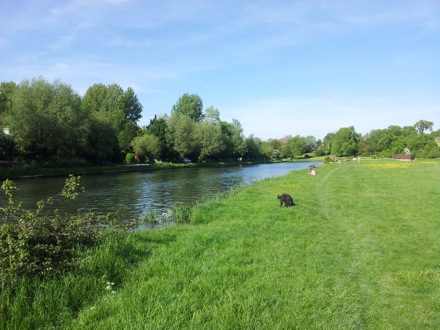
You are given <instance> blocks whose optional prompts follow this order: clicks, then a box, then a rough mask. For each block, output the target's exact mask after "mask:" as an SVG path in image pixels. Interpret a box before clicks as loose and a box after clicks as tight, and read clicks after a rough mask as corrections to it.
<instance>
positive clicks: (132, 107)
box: [124, 87, 142, 124]
mask: <svg viewBox="0 0 440 330" xmlns="http://www.w3.org/2000/svg"><path fill="white" fill-rule="evenodd" d="M124 103H125V104H124V114H125V118H126V119H127V120H129V121H130V122H132V123H133V124H136V123H137V122H138V120H139V119H141V118H142V104H141V103H140V102H139V100H138V98H137V96H136V94H135V93H134V90H133V89H132V88H131V87H128V88H127V90H126V91H125V92H124Z"/></svg>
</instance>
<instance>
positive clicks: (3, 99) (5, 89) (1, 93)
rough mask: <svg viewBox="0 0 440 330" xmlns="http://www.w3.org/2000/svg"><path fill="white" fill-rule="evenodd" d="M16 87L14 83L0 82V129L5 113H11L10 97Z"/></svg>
mask: <svg viewBox="0 0 440 330" xmlns="http://www.w3.org/2000/svg"><path fill="white" fill-rule="evenodd" d="M16 87H17V85H16V84H15V83H14V82H12V81H11V82H2V83H0V129H1V128H2V126H3V125H5V123H4V122H3V119H4V118H5V116H6V113H7V112H10V111H12V105H13V103H12V95H13V93H14V91H15V89H16Z"/></svg>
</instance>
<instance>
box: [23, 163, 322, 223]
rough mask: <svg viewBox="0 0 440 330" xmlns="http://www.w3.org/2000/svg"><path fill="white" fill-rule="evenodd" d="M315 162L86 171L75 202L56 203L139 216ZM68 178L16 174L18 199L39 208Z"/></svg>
mask: <svg viewBox="0 0 440 330" xmlns="http://www.w3.org/2000/svg"><path fill="white" fill-rule="evenodd" d="M312 164H313V165H318V163H313V162H304V163H277V164H259V165H252V166H235V167H223V168H181V169H167V170H157V171H150V172H131V173H121V174H114V173H113V174H103V175H84V176H82V177H81V184H82V185H83V186H84V188H85V192H84V193H83V194H81V195H80V196H79V197H78V199H77V200H76V201H74V202H72V201H67V200H64V199H60V200H59V201H58V202H56V204H55V205H54V207H55V208H57V209H59V210H60V211H62V213H64V212H68V213H71V212H76V211H77V210H78V209H84V210H93V211H95V212H96V213H98V214H100V213H108V212H115V211H119V214H120V215H121V216H123V218H124V219H127V220H128V219H134V218H138V217H141V216H142V215H143V214H145V213H146V212H148V211H149V210H150V209H152V208H155V209H157V211H158V212H165V211H167V210H168V209H170V208H172V207H173V205H175V204H181V203H189V204H193V203H195V202H197V201H203V200H204V199H206V198H207V197H210V196H213V195H215V194H218V193H220V192H223V191H226V190H229V189H231V188H233V187H236V186H239V185H243V184H245V185H249V184H252V183H253V182H255V181H257V180H262V179H265V178H270V177H276V176H282V175H286V174H287V173H289V172H290V171H293V170H301V169H305V168H308V167H309V166H310V165H312ZM65 180H66V178H64V177H47V178H35V179H22V180H16V181H15V183H16V185H17V187H18V188H19V189H20V190H19V191H18V192H17V200H18V201H22V202H23V204H24V206H25V207H26V208H34V207H35V204H36V202H38V201H39V200H41V199H46V198H47V197H50V196H54V195H55V194H57V193H58V192H60V191H61V189H62V187H63V186H64V182H65Z"/></svg>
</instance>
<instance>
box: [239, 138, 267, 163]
mask: <svg viewBox="0 0 440 330" xmlns="http://www.w3.org/2000/svg"><path fill="white" fill-rule="evenodd" d="M262 144H263V142H262V141H261V139H260V138H257V137H255V136H254V135H252V134H251V135H250V136H249V137H248V138H247V139H246V150H247V151H246V153H245V155H244V157H245V158H246V159H248V160H257V159H262V158H264V155H263V153H262V151H261V146H262Z"/></svg>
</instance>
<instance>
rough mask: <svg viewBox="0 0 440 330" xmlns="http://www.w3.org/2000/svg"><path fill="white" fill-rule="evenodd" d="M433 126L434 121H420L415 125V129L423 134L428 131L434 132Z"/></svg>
mask: <svg viewBox="0 0 440 330" xmlns="http://www.w3.org/2000/svg"><path fill="white" fill-rule="evenodd" d="M433 126H434V123H433V122H432V121H427V120H419V121H418V122H417V123H415V124H414V128H416V129H417V131H418V132H419V134H423V133H424V132H425V131H427V130H429V131H432V127H433Z"/></svg>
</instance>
